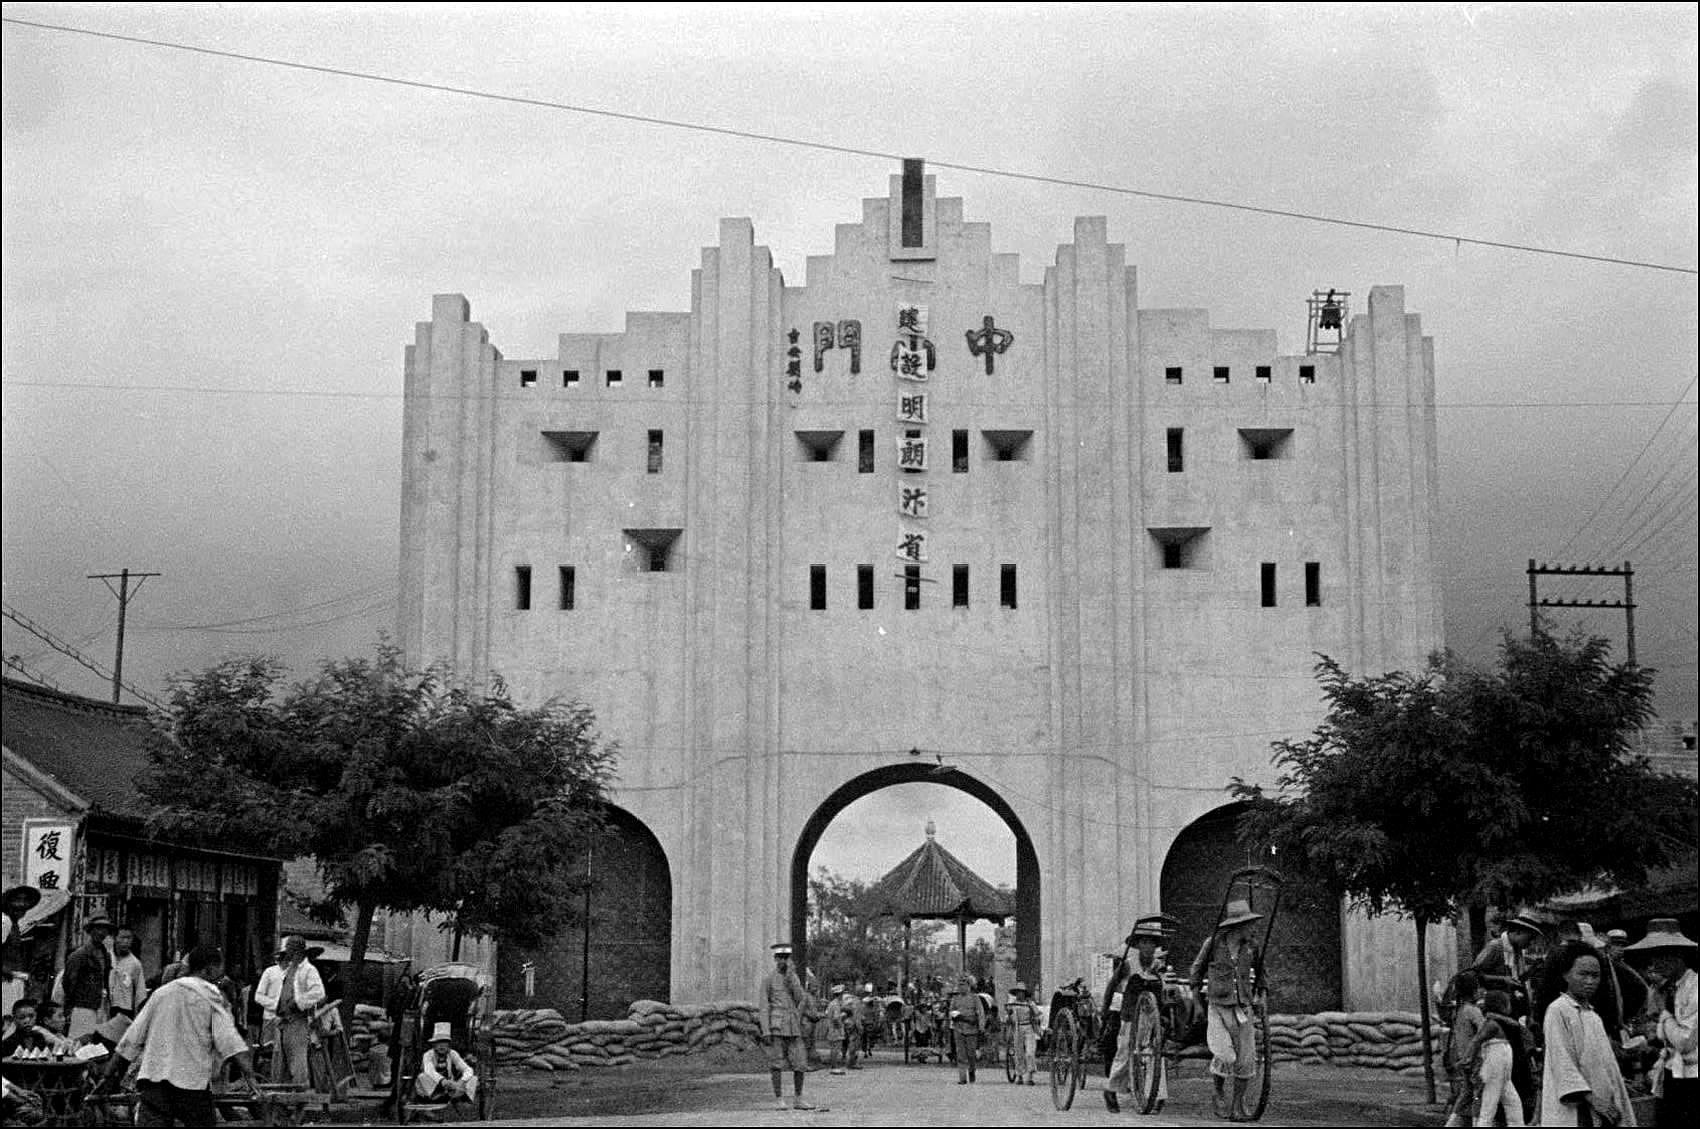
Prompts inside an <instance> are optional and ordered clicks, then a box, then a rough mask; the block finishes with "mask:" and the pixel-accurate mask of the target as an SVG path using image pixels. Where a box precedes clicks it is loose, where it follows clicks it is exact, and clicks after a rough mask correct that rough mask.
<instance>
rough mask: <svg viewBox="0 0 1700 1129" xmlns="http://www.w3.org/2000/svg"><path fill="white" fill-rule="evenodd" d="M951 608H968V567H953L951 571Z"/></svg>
mask: <svg viewBox="0 0 1700 1129" xmlns="http://www.w3.org/2000/svg"><path fill="white" fill-rule="evenodd" d="M950 606H951V607H953V608H965V607H967V606H968V566H967V565H953V566H951V570H950Z"/></svg>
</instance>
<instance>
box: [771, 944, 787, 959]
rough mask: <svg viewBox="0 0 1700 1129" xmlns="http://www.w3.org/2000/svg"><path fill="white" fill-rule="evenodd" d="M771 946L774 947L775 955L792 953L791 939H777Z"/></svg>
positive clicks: (781, 955) (782, 955)
mask: <svg viewBox="0 0 1700 1129" xmlns="http://www.w3.org/2000/svg"><path fill="white" fill-rule="evenodd" d="M771 947H772V949H773V955H774V956H776V957H788V956H790V955H791V942H790V941H775V942H774V943H773V945H772V946H771Z"/></svg>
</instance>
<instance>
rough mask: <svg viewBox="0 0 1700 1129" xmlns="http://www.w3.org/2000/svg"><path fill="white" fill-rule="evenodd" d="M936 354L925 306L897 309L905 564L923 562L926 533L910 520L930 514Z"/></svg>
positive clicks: (901, 554)
mask: <svg viewBox="0 0 1700 1129" xmlns="http://www.w3.org/2000/svg"><path fill="white" fill-rule="evenodd" d="M935 360H936V357H935V354H934V351H933V343H932V342H931V341H929V340H928V339H927V307H925V306H914V305H904V306H899V307H898V308H897V341H896V343H894V344H893V345H892V347H891V372H892V375H893V376H895V377H896V378H897V380H898V385H897V422H898V426H899V435H898V439H897V469H898V470H900V471H902V472H904V473H903V475H902V477H900V478H899V479H898V483H897V514H898V523H897V524H898V528H897V556H898V558H899V559H900V560H902V561H904V562H905V563H906V564H917V565H918V564H925V563H926V561H927V531H926V529H925V528H923V527H921V526H918V525H914V524H911V523H913V522H919V521H924V520H925V519H926V518H927V516H928V500H929V489H928V486H927V480H926V478H925V477H924V476H925V474H926V472H927V391H926V381H927V375H928V374H929V373H931V372H932V370H933V365H934V363H935Z"/></svg>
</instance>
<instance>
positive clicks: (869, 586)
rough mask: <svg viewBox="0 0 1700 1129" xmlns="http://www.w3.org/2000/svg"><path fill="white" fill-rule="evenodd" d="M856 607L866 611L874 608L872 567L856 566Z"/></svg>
mask: <svg viewBox="0 0 1700 1129" xmlns="http://www.w3.org/2000/svg"><path fill="white" fill-rule="evenodd" d="M856 606H857V607H858V608H861V609H862V610H863V611H867V610H868V609H869V608H872V607H873V606H874V566H873V565H857V566H856Z"/></svg>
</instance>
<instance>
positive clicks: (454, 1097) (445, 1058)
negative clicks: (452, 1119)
mask: <svg viewBox="0 0 1700 1129" xmlns="http://www.w3.org/2000/svg"><path fill="white" fill-rule="evenodd" d="M430 1043H431V1045H430V1047H429V1048H428V1049H427V1050H426V1051H425V1057H424V1058H423V1059H421V1060H420V1062H419V1076H418V1077H417V1078H415V1079H414V1080H413V1089H414V1091H415V1092H416V1093H418V1095H419V1096H420V1097H421V1098H424V1099H425V1100H426V1101H428V1102H448V1103H449V1108H450V1109H451V1110H454V1111H455V1112H457V1113H459V1114H462V1115H465V1114H467V1113H468V1112H470V1110H471V1109H472V1107H473V1105H474V1103H476V1102H477V1101H478V1075H477V1074H475V1073H473V1070H472V1067H470V1066H468V1065H467V1064H466V1060H465V1059H464V1058H461V1057H460V1053H459V1052H458V1051H456V1050H455V1049H454V1046H453V1043H454V1028H453V1025H452V1024H448V1023H438V1024H436V1025H435V1026H433V1027H432V1028H431V1039H430Z"/></svg>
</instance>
